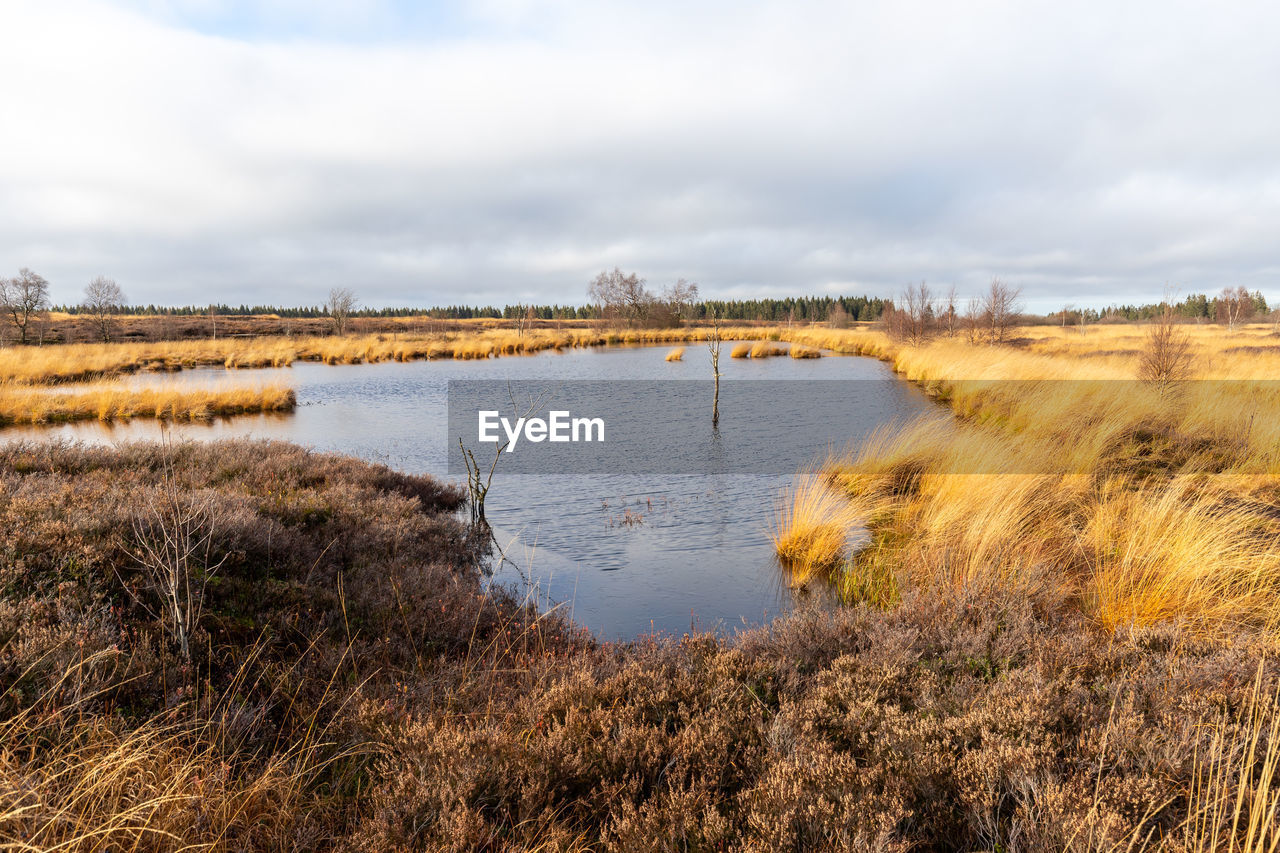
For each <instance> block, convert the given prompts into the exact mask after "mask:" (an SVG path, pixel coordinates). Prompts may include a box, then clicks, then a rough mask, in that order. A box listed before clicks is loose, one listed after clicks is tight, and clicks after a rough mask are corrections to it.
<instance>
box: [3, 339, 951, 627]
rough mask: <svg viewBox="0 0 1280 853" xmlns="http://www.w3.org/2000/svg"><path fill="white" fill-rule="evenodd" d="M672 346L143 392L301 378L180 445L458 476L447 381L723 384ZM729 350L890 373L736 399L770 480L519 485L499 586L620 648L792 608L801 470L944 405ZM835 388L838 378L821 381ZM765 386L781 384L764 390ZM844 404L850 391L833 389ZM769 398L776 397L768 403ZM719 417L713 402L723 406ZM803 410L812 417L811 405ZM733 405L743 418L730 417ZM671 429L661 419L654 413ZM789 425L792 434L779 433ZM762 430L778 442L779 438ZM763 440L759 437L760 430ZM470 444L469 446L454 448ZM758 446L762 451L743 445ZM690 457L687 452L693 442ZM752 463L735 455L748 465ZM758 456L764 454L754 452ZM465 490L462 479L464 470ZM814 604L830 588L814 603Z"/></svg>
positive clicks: (500, 509)
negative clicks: (746, 401) (451, 452)
mask: <svg viewBox="0 0 1280 853" xmlns="http://www.w3.org/2000/svg"><path fill="white" fill-rule="evenodd" d="M670 349H671V348H670V347H667V346H662V347H637V348H606V349H588V350H572V351H567V352H564V353H554V352H549V353H544V354H540V355H536V356H526V357H510V358H501V359H493V360H489V361H479V362H456V361H451V360H449V361H419V362H411V363H408V364H400V363H395V362H388V363H383V364H373V365H350V366H332V367H331V366H325V365H318V364H311V363H299V364H297V365H295V366H293V367H290V368H284V369H280V370H262V371H259V370H255V371H239V372H237V371H224V370H199V371H188V372H186V373H182V374H177V375H174V376H163V377H156V376H140V377H135V378H133V379H131V380H130V381H132V382H137V383H143V384H145V383H158V384H163V383H169V382H183V383H194V384H208V385H213V384H217V383H222V382H228V381H230V382H235V383H239V384H244V383H250V384H252V383H258V382H284V383H287V384H289V385H290V386H292V387H293V388H295V389H296V390H297V394H298V401H299V407H298V409H297V411H296V412H295V413H293V414H290V415H283V416H281V415H262V416H244V417H239V418H235V419H232V420H227V421H219V422H216V423H212V424H207V425H205V424H198V425H184V426H180V427H176V428H174V430H173V432H174V433H175V435H178V436H183V437H192V438H196V439H216V438H222V437H229V436H252V437H257V438H278V439H285V440H288V441H292V442H296V443H299V444H303V445H307V446H311V447H314V448H316V449H319V450H332V451H337V452H340V453H345V454H350V455H354V456H359V457H362V458H365V459H369V460H373V461H377V462H383V463H386V464H388V465H391V466H393V467H395V468H398V469H400V470H404V471H408V472H413V473H428V474H433V475H437V476H445V477H449V476H450V475H449V474H448V455H447V454H448V441H449V438H450V437H449V436H448V435H447V433H448V427H447V423H446V402H447V382H448V381H449V380H450V379H485V380H492V379H511V380H531V379H536V380H541V379H555V380H577V379H588V380H599V379H634V380H654V379H698V380H703V379H706V378H707V377H709V376H710V360H709V356H708V354H707V351H706V348H705V346H689V347H686V349H685V356H684V361H682V362H667V361H665V360H664V359H665V356H666V354H667V353H668V352H669V351H670ZM730 349H731V345H727V346H726V347H725V350H724V353H723V355H722V356H721V369H722V372H723V373H724V376H725V378H726V379H727V380H739V379H762V380H764V379H767V380H881V381H874V382H850V383H849V391H848V392H847V393H848V395H849V397H850V402H849V407H848V410H847V413H846V414H844V415H842V416H840V417H833V416H832V414H831V410H830V406H814V407H812V411H811V412H810V411H806V407H804V406H797V405H794V403H790V404H788V405H787V406H785V411H784V410H783V409H784V407H782V406H778V407H777V408H776V409H775V410H772V411H771V410H770V406H769V401H768V400H767V399H765V400H762V401H759V402H754V403H753V405H752V410H751V411H740V410H734V408H733V406H732V401H730V400H726V405H725V416H724V417H723V418H722V422H721V424H720V426H719V429H717V430H712V429H711V425H710V413H709V409H708V411H707V416H706V432H705V436H704V438H703V439H701V440H704V441H705V448H706V452H707V453H717V454H720V455H722V456H724V457H725V458H726V459H728V460H729V461H731V462H732V463H733V464H732V466H731V467H732V469H733V470H759V471H762V472H765V473H758V474H719V475H698V476H691V475H682V474H678V473H661V474H644V475H637V474H609V473H595V474H503V473H502V472H501V469H499V472H498V474H497V475H496V476H495V478H494V482H493V487H492V490H491V492H490V495H489V498H488V503H487V507H488V517H489V521H490V522H491V523H492V524H493V526H494V528H495V532H496V535H497V541H498V543H499V546H500V547H501V549H502V551H503V552H505V554H506V555H507V557H508V558H509V559H508V560H505V561H501V565H499V566H498V567H497V569H496V570H495V573H494V578H495V581H497V582H503V583H508V582H509V583H511V584H513V585H515V586H517V587H518V588H520V589H521V590H523V591H524V592H525V594H528V595H532V596H536V598H537V600H538V601H539V602H540V603H542V604H543V605H544V606H548V605H549V606H555V605H557V604H558V606H560V607H562V608H564V609H565V610H566V612H568V613H570V614H571V615H572V616H573V618H574V619H575V620H576V621H578V622H579V623H581V624H584V625H586V626H588V627H589V628H590V629H591V630H592V631H593V632H595V633H596V634H597V635H599V636H601V637H604V638H607V639H613V638H619V637H622V638H629V637H634V636H636V635H638V634H641V633H644V632H647V631H650V630H656V631H664V632H676V633H679V632H682V631H685V630H688V629H689V628H690V626H696V627H699V628H702V629H708V628H715V629H719V630H732V629H733V628H735V627H739V626H742V625H749V624H758V623H760V622H762V621H764V620H767V619H769V618H771V617H773V616H775V615H777V614H778V613H780V612H782V611H784V610H786V609H788V608H790V607H791V606H792V605H793V593H792V591H791V589H790V588H789V585H788V583H787V581H786V579H785V577H784V575H783V573H782V572H781V570H780V569H779V568H778V567H777V565H776V564H775V563H774V561H773V557H772V550H771V547H770V544H769V529H770V524H771V522H772V520H773V518H774V516H775V513H776V507H777V505H778V500H779V497H780V495H781V494H782V492H783V491H784V490H785V488H786V487H787V485H788V484H789V483H790V481H791V476H790V473H791V472H792V471H793V470H794V468H795V467H797V466H798V465H799V464H803V463H804V462H805V461H808V460H811V459H817V458H821V456H822V455H824V454H825V452H826V451H827V450H828V449H832V448H835V449H840V448H843V447H845V446H846V445H847V444H849V443H850V442H851V441H853V442H854V443H855V444H856V441H857V439H859V438H863V437H865V436H866V435H867V434H869V432H871V431H872V430H873V429H875V428H876V427H878V426H882V425H888V424H890V423H893V422H899V421H902V420H905V419H909V418H911V417H915V416H918V415H921V414H926V413H930V412H931V411H933V410H932V408H931V404H930V403H929V401H928V400H927V399H926V398H925V397H924V396H923V395H921V394H920V393H918V392H917V391H916V390H915V389H914V388H912V387H911V386H909V385H907V384H906V383H904V382H900V381H897V380H895V379H894V378H893V375H892V372H891V371H890V370H889V368H888V367H887V366H885V365H884V364H882V363H880V362H878V361H875V360H872V359H866V358H852V357H827V358H822V359H816V360H793V359H791V358H785V357H777V358H770V359H765V360H737V359H730V358H729V357H728V353H729V350H730ZM820 384H821V385H823V386H826V387H828V388H832V387H836V386H835V385H834V383H831V382H824V383H820ZM761 387H764V386H761ZM824 393H825V394H827V395H828V396H830V395H832V394H838V393H840V392H839V391H838V390H836V391H825V392H824ZM757 396H759V395H757ZM707 404H708V407H709V401H707ZM797 409H798V411H797ZM731 412H733V414H731ZM654 417H655V418H660V417H662V413H660V412H655V413H654ZM779 422H785V428H777V427H776V424H777V423H779ZM160 429H161V428H160V426H159V425H158V424H157V423H156V422H154V421H143V420H139V421H134V422H132V423H128V424H122V425H117V426H114V427H111V426H106V425H103V424H99V423H96V422H92V423H82V424H68V425H61V426H56V427H33V428H19V429H8V430H5V431H4V432H3V433H0V439H3V440H13V439H17V438H31V437H39V438H48V437H51V436H62V437H70V438H76V439H82V440H87V441H122V440H134V439H138V438H154V437H156V436H158V435H159V434H160ZM762 430H770V432H769V435H771V436H772V438H771V439H770V441H768V442H765V443H763V444H762V442H761V441H760V440H759V435H760V433H761V431H762ZM749 434H750V435H754V436H755V438H754V440H750V441H748V440H746V437H747V436H748V435H749ZM452 440H454V441H456V437H453V439H452ZM740 448H747V449H745V450H744V449H740ZM685 451H686V452H688V449H687V448H685ZM735 453H736V454H739V455H738V456H735V455H734V454H735ZM742 453H750V454H752V457H751V458H750V459H745V460H744V459H743V458H742V457H741V454H742ZM450 478H451V479H460V478H458V477H456V476H455V477H450ZM803 595H806V596H813V595H820V592H816V591H810V592H808V593H803Z"/></svg>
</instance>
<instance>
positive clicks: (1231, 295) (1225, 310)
mask: <svg viewBox="0 0 1280 853" xmlns="http://www.w3.org/2000/svg"><path fill="white" fill-rule="evenodd" d="M1214 301H1215V302H1216V303H1217V314H1218V322H1219V323H1222V324H1224V325H1225V326H1226V327H1227V331H1235V328H1236V326H1238V325H1240V324H1241V323H1244V322H1247V321H1248V320H1249V318H1250V317H1252V316H1253V312H1254V310H1255V309H1256V306H1255V305H1254V302H1253V296H1252V295H1250V293H1249V290H1248V289H1247V288H1245V287H1243V286H1241V287H1227V288H1223V290H1222V295H1221V296H1219V297H1218V298H1217V299H1216V300H1214Z"/></svg>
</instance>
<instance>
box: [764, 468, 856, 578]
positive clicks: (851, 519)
mask: <svg viewBox="0 0 1280 853" xmlns="http://www.w3.org/2000/svg"><path fill="white" fill-rule="evenodd" d="M860 521H861V518H860V516H859V514H858V511H857V510H856V509H855V508H854V507H853V506H852V505H851V504H850V503H849V502H848V501H846V500H844V499H843V497H842V496H841V495H840V494H839V493H838V492H837V491H835V490H834V489H832V488H831V486H830V485H828V483H827V482H826V481H825V480H824V479H823V478H822V477H821V476H820V475H819V474H818V473H817V472H816V471H812V470H806V471H802V472H801V473H800V474H799V475H798V476H797V478H796V482H795V483H794V484H793V486H792V487H791V489H790V490H789V492H788V493H787V494H786V495H785V496H784V497H783V499H782V500H781V502H780V503H779V506H778V510H777V516H776V517H775V521H774V525H773V530H772V534H771V535H772V539H773V547H774V553H775V554H777V557H778V561H779V562H780V563H781V564H782V566H783V567H784V568H785V569H786V570H787V571H788V572H789V573H790V574H791V577H792V579H793V580H794V582H795V583H797V584H804V583H807V582H808V581H809V580H811V579H813V578H815V577H830V576H831V575H832V574H833V573H834V572H835V570H836V569H838V568H839V567H840V566H841V565H842V564H843V563H844V562H845V561H846V560H847V559H848V557H849V554H850V549H849V542H850V539H851V537H853V536H854V535H855V534H856V532H857V530H858V526H859V522H860Z"/></svg>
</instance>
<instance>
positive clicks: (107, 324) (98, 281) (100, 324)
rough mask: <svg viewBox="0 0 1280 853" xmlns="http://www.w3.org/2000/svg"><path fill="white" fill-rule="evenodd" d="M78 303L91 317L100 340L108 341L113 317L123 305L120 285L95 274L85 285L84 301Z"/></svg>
mask: <svg viewBox="0 0 1280 853" xmlns="http://www.w3.org/2000/svg"><path fill="white" fill-rule="evenodd" d="M80 305H81V307H83V308H84V310H85V312H86V313H88V315H89V316H90V317H91V318H92V319H93V325H94V326H96V327H97V329H98V334H99V335H101V336H102V342H103V343H110V342H111V330H112V327H114V326H115V317H116V315H117V314H119V313H120V309H121V308H123V307H124V292H123V291H121V290H120V285H118V284H116V283H115V281H113V280H112V279H109V278H107V277H106V276H103V275H100V276H97V277H96V278H94V279H92V280H91V281H90V282H89V283H88V284H87V285H85V288H84V301H83V302H81V303H80Z"/></svg>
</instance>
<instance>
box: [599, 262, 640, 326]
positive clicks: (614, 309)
mask: <svg viewBox="0 0 1280 853" xmlns="http://www.w3.org/2000/svg"><path fill="white" fill-rule="evenodd" d="M587 294H588V295H589V296H590V297H591V298H592V299H593V300H595V301H596V302H597V303H599V305H600V309H601V311H602V312H603V313H604V316H605V318H606V319H607V320H611V321H613V322H615V323H622V324H626V325H631V326H644V325H647V324H648V322H649V315H650V313H651V312H652V311H653V307H654V302H655V300H654V297H653V294H652V293H650V292H649V291H648V290H647V289H646V288H645V286H644V279H642V278H640V276H638V275H636V274H635V273H624V272H623V271H622V270H621V269H619V268H618V267H614V268H613V272H607V271H606V272H602V273H600V274H599V275H598V276H596V277H595V278H594V279H592V280H591V283H590V284H589V285H587Z"/></svg>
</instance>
